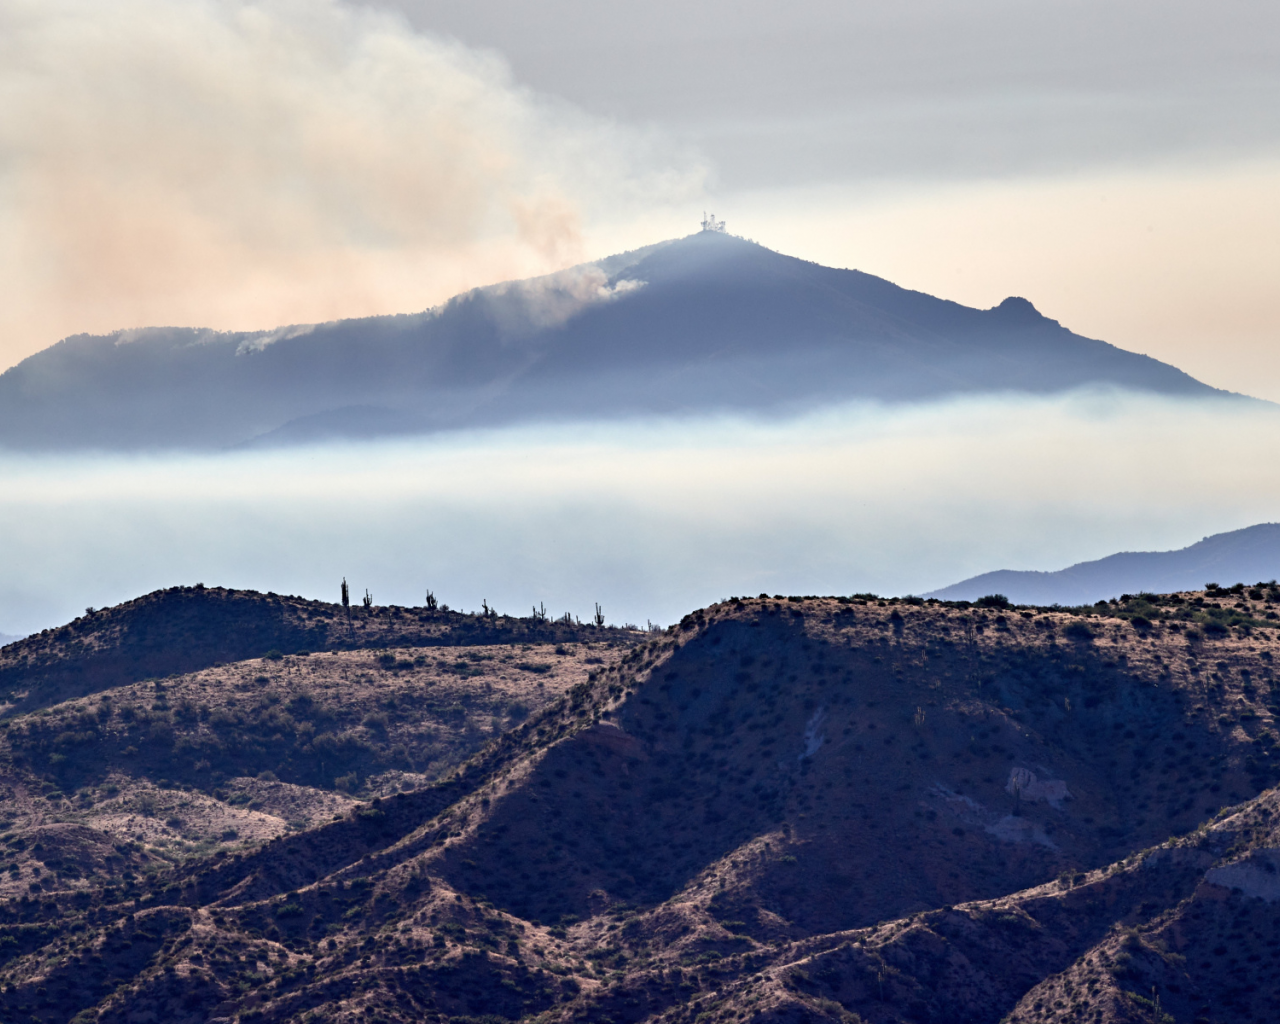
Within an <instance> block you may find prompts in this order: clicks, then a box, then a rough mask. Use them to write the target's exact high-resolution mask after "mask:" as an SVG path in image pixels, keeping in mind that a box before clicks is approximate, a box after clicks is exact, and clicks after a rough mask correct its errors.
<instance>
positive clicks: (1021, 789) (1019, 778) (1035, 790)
mask: <svg viewBox="0 0 1280 1024" xmlns="http://www.w3.org/2000/svg"><path fill="white" fill-rule="evenodd" d="M1004 788H1005V792H1007V793H1008V794H1009V795H1010V796H1014V797H1018V798H1019V799H1022V800H1030V801H1035V800H1043V801H1044V802H1045V803H1047V804H1048V805H1049V806H1050V807H1055V808H1060V807H1061V806H1062V801H1063V800H1069V799H1071V793H1070V792H1069V791H1068V790H1067V784H1066V783H1065V782H1063V781H1062V780H1061V779H1039V778H1037V777H1036V773H1035V772H1033V771H1032V770H1031V769H1030V768H1010V769H1009V781H1008V782H1007V783H1006V784H1005V787H1004Z"/></svg>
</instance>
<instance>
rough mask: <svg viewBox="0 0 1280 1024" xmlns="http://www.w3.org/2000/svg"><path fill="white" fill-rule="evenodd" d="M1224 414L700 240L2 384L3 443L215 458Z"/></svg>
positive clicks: (168, 335)
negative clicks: (896, 409) (449, 433)
mask: <svg viewBox="0 0 1280 1024" xmlns="http://www.w3.org/2000/svg"><path fill="white" fill-rule="evenodd" d="M1091 385H1096V386H1113V387H1121V388H1129V389H1136V390H1140V391H1146V392H1153V393H1158V394H1163V395H1183V396H1210V395H1219V394H1222V393H1221V392H1217V391H1215V390H1214V389H1212V388H1209V387H1208V386H1207V385H1204V384H1201V383H1199V382H1198V381H1196V380H1194V379H1193V378H1191V377H1189V376H1188V375H1187V374H1185V373H1182V372H1181V371H1179V370H1177V369H1175V368H1174V367H1171V366H1168V365H1166V364H1164V363H1160V362H1158V361H1156V360H1154V359H1151V358H1148V357H1146V356H1142V355H1137V354H1135V353H1132V352H1126V351H1124V350H1122V349H1118V348H1116V347H1114V346H1112V345H1108V344H1106V343H1105V342H1101V341H1095V340H1091V339H1088V338H1082V337H1080V336H1078V335H1075V334H1072V333H1071V332H1070V331H1068V330H1067V329H1066V328H1064V327H1062V326H1061V325H1059V324H1058V323H1057V322H1056V321H1053V320H1050V319H1047V318H1045V317H1043V316H1041V315H1040V314H1039V313H1038V312H1037V311H1036V310H1035V308H1034V307H1033V306H1032V305H1031V303H1029V302H1027V301H1026V300H1023V299H1016V298H1011V299H1007V300H1005V301H1004V302H1003V303H1001V304H1000V305H999V306H997V307H995V308H994V309H989V310H977V309H971V308H968V307H965V306H961V305H959V304H957V303H954V302H948V301H944V300H941V299H937V298H933V297H931V296H928V295H925V294H922V293H920V292H912V291H908V290H905V289H902V288H899V287H897V286H896V285H893V284H891V283H889V282H888V281H884V280H882V279H880V278H876V277H873V276H871V275H868V274H863V273H860V272H857V271H852V270H836V269H832V268H828V267H822V266H819V265H817V264H814V263H808V262H806V261H804V260H800V259H795V258H792V257H789V256H783V255H781V254H779V253H776V252H773V251H771V250H769V249H766V248H764V247H763V246H760V245H756V244H755V243H752V242H748V241H745V240H743V239H739V238H734V237H732V236H728V235H723V234H716V233H706V232H704V233H701V234H697V235H692V236H690V237H688V238H684V239H680V240H677V241H673V242H670V243H666V244H663V245H658V246H652V247H649V248H648V249H645V250H639V251H637V252H635V253H632V254H625V255H623V256H619V257H611V258H609V259H607V260H603V261H601V262H600V263H599V264H593V265H588V266H584V267H579V268H576V269H574V270H569V271H565V272H563V273H561V274H556V275H552V276H551V277H547V278H540V279H535V280H532V281H524V282H515V283H512V284H506V285H499V286H496V287H492V288H485V289H480V290H477V291H473V292H469V293H467V294H465V295H461V296H458V297H457V298H455V299H453V300H451V301H450V302H448V303H447V304H446V305H444V306H443V307H441V308H439V309H436V310H432V311H429V312H426V313H420V314H415V315H407V316H388V317H376V318H370V319H365V320H351V321H341V322H337V323H330V324H322V325H318V326H306V327H292V328H284V329H279V330H274V331H270V332H257V333H217V332H212V331H202V330H196V329H186V328H154V329H146V330H136V331H126V332H120V333H118V334H114V335H109V336H105V337H91V336H87V335H80V336H75V337H71V338H68V339H66V340H64V341H62V342H59V343H58V344H57V345H54V346H52V347H51V348H49V349H47V350H45V351H44V352H41V353H39V354H37V355H35V356H32V357H31V358H29V359H27V360H25V361H24V362H22V363H21V364H19V365H18V366H16V367H14V368H12V369H10V370H9V371H7V372H6V373H5V374H3V375H0V445H4V446H9V447H15V448H36V449H49V448H63V447H66V448H86V447H87V448H94V447H97V448H106V449H136V448H147V447H191V448H221V447H227V446H233V445H238V444H244V443H247V442H253V441H255V440H256V441H257V442H258V443H289V442H297V441H313V440H318V439H325V438H333V437H340V438H352V437H371V436H378V435H386V434H396V433H412V432H429V431H435V430H444V429H451V428H458V427H470V426H492V425H496V424H502V423H519V422H526V421H534V420H548V419H561V420H564V419H574V418H602V417H603V418H612V417H617V416H629V415H640V414H654V413H660V414H661V413H672V414H703V413H710V412H716V411H723V410H735V411H741V412H752V411H788V410H790V411H796V410H802V409H806V408H810V407H813V406H815V405H820V404H824V403H831V402H838V401H845V400H849V399H853V398H858V397H870V398H877V399H882V400H888V401H892V400H903V399H926V398H932V397H937V396H943V395H948V394H957V393H973V392H1008V391H1020V392H1030V393H1049V392H1060V391H1064V390H1068V389H1071V388H1076V387H1082V386H1091Z"/></svg>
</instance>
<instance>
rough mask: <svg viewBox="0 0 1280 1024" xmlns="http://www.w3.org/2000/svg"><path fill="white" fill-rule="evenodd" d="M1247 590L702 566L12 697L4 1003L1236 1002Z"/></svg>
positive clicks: (720, 1008) (125, 1007) (1004, 1009)
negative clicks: (669, 612)
mask: <svg viewBox="0 0 1280 1024" xmlns="http://www.w3.org/2000/svg"><path fill="white" fill-rule="evenodd" d="M1277 601H1280V591H1277V590H1275V589H1268V590H1266V591H1265V592H1263V593H1260V594H1259V596H1257V597H1254V596H1252V595H1250V594H1247V593H1246V594H1243V595H1242V596H1241V599H1240V601H1239V602H1238V604H1239V606H1240V607H1235V606H1234V604H1232V605H1231V606H1227V607H1224V606H1223V605H1222V604H1221V599H1220V597H1218V596H1215V595H1214V594H1208V593H1198V594H1187V595H1177V596H1170V597H1168V598H1155V599H1154V600H1148V599H1144V600H1143V601H1142V602H1140V603H1138V604H1135V608H1137V607H1138V605H1139V604H1140V610H1141V612H1142V615H1141V616H1138V615H1136V614H1132V612H1133V609H1125V610H1113V609H1110V608H1108V609H1106V610H1098V611H1096V612H1093V613H1089V614H1083V615H1075V614H1071V613H1068V612H1063V611H1049V612H1042V613H1035V612H1031V611H1023V612H1010V611H1007V610H999V609H989V610H988V609H971V608H962V607H958V606H955V605H948V604H947V603H945V602H937V601H934V602H925V601H922V600H920V599H904V600H901V601H879V600H866V599H850V598H837V599H831V598H827V599H819V598H798V597H797V598H780V597H779V598H766V597H762V598H759V599H737V598H734V599H731V600H730V601H727V602H725V603H722V604H719V605H715V606H713V607H710V608H707V609H703V610H700V611H698V612H695V613H693V614H691V615H689V616H687V617H686V618H685V619H684V620H683V621H682V622H681V623H680V624H679V625H677V626H675V627H672V628H671V629H670V630H667V631H665V632H664V633H662V634H661V635H652V636H648V637H645V638H644V639H643V641H642V642H640V643H638V644H635V645H633V646H630V647H626V646H620V645H610V644H607V643H601V644H596V643H593V642H592V641H591V640H590V639H589V638H588V639H583V640H581V641H577V642H571V643H561V644H558V645H555V646H554V647H553V646H552V645H551V644H549V643H548V644H542V645H538V644H522V643H509V642H501V641H500V642H497V643H490V644H481V645H478V646H474V647H462V646H455V647H450V648H447V649H446V648H442V647H439V646H436V647H425V648H396V649H390V648H387V649H383V648H376V647H375V648H373V649H366V650H361V649H352V650H341V651H334V652H332V653H328V654H324V655H316V654H313V655H309V656H305V657H304V656H299V655H294V656H288V657H284V658H281V659H278V660H276V659H265V660H264V659H258V658H252V659H248V660H246V661H243V662H237V663H233V664H225V665H220V666H216V667H210V668H207V669H202V670H200V671H198V672H193V673H188V674H180V675H175V676H172V677H170V678H167V679H163V680H147V681H145V682H137V683H129V684H127V685H122V686H117V687H112V688H110V689H108V690H102V691H99V692H96V693H93V694H91V695H86V696H79V697H75V698H73V699H71V700H68V701H64V702H60V703H55V704H46V705H43V706H41V707H39V708H36V709H34V710H25V709H23V708H20V707H16V706H14V707H10V708H9V709H8V711H6V712H5V713H4V715H3V717H0V726H2V728H0V786H3V787H4V788H5V790H6V792H7V794H8V795H9V799H8V801H7V803H6V805H5V829H6V831H5V833H4V834H3V837H2V841H3V844H4V845H3V849H4V850H5V851H6V852H5V854H4V862H5V863H4V868H3V870H0V961H2V963H0V1008H2V1009H3V1012H4V1016H5V1019H9V1018H13V1019H23V1020H35V1021H39V1022H53V1021H76V1022H86V1021H90V1020H93V1021H100V1022H105V1024H115V1022H117V1021H119V1022H121V1024H123V1022H125V1021H137V1020H143V1019H145V1020H151V1019H173V1020H175V1021H181V1022H187V1021H191V1022H196V1021H230V1020H240V1021H244V1022H246V1024H268V1022H271V1024H274V1022H280V1024H284V1022H299V1024H301V1022H304V1021H307V1022H311V1021H319V1020H324V1021H351V1022H355V1021H357V1020H363V1021H378V1022H382V1024H391V1022H399V1021H405V1022H407V1021H421V1020H424V1019H427V1020H431V1021H435V1022H442V1024H443V1022H450V1024H478V1022H484V1024H505V1022H507V1021H511V1022H515V1021H529V1022H530V1024H532V1022H534V1021H537V1022H539V1024H547V1022H552V1021H556V1022H565V1024H569V1022H583V1024H587V1022H591V1024H605V1022H612V1024H624V1022H625V1024H640V1022H653V1024H692V1022H694V1021H702V1022H704V1024H705V1022H715V1024H730V1022H737V1021H749V1022H752V1024H756V1022H759V1024H766V1022H767V1024H796V1022H804V1021H808V1022H813V1024H827V1022H830V1024H858V1022H869V1024H870V1022H874V1024H890V1022H893V1024H899V1022H900V1024H922V1022H931V1021H947V1022H952V1021H955V1022H974V1024H985V1022H990V1024H995V1022H997V1021H1013V1022H1017V1024H1031V1022H1033V1021H1035V1022H1039V1021H1060V1022H1066V1021H1073V1022H1074V1021H1092V1020H1099V1021H1105V1022H1121V1021H1124V1022H1137V1021H1148V1020H1155V1021H1165V1020H1170V1019H1171V1020H1174V1021H1179V1022H1180V1021H1187V1022H1191V1021H1206V1022H1213V1024H1236V1022H1240V1024H1244V1022H1247V1021H1253V1020H1266V1019H1269V1017H1270V1015H1271V1014H1272V1009H1271V1008H1272V1007H1274V1005H1276V1001H1277V999H1280V972H1278V971H1277V970H1276V969H1275V965H1276V962H1277V960H1280V954H1277V950H1278V949H1280V944H1277V942H1276V938H1277V936H1278V935H1280V884H1278V883H1277V882H1276V878H1277V867H1278V864H1277V858H1276V855H1275V850H1276V849H1277V848H1278V847H1280V799H1278V798H1277V792H1276V791H1275V790H1273V789H1270V788H1269V787H1270V786H1271V785H1272V784H1273V783H1275V782H1276V781H1277V779H1280V764H1277V762H1280V755H1278V753H1277V750H1276V742H1277V740H1276V735H1275V719H1276V716H1277V715H1280V688H1278V687H1277V681H1276V677H1275V667H1274V651H1275V648H1276V647H1277V645H1278V644H1277V629H1276V628H1275V626H1274V625H1273V624H1272V620H1267V619H1266V618H1265V614H1266V612H1267V611H1269V610H1270V609H1271V608H1272V607H1274V605H1275V604H1276V602H1277ZM260 607H261V608H262V609H263V612H264V617H269V616H270V612H269V611H268V610H267V606H266V605H265V604H263V605H261V606H260ZM108 611H109V612H111V611H114V610H108ZM409 611H414V610H406V614H407V613H408V612H409ZM1126 616H1127V617H1126ZM530 625H533V624H532V623H530ZM1213 626H1216V627H1217V628H1210V627H1213ZM183 631H184V630H183V629H182V628H175V629H174V630H173V631H172V632H171V633H170V634H169V635H172V636H181V634H182V633H183ZM55 646H56V647H57V648H59V650H60V651H62V654H61V657H60V658H59V659H58V660H60V661H72V660H74V658H75V656H76V655H75V649H76V640H75V638H74V637H68V636H60V637H58V638H57V639H56V641H55ZM52 656H53V652H51V654H50V657H52ZM539 666H541V669H540V668H539ZM540 683H541V686H540V685H539V684H540ZM33 685H34V684H33ZM513 703H519V704H520V705H521V707H520V708H519V709H515V708H513V707H512V704H513ZM333 758H346V760H342V761H341V762H340V763H333V762H332V761H331V760H330V759H333ZM339 771H341V772H342V774H335V773H337V772H339ZM1166 1014H1168V1016H1166Z"/></svg>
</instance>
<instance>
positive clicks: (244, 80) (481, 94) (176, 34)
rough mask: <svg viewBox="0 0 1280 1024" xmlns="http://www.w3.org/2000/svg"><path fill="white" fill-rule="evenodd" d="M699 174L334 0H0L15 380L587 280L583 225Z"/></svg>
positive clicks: (685, 162) (1, 135)
mask: <svg viewBox="0 0 1280 1024" xmlns="http://www.w3.org/2000/svg"><path fill="white" fill-rule="evenodd" d="M701 174H702V172H701V169H700V166H699V164H698V163H697V162H696V160H694V159H692V158H688V157H686V156H685V155H682V154H679V153H675V152H674V151H673V150H671V149H670V148H668V147H666V146H665V144H664V143H663V142H662V141H661V140H660V139H656V138H654V137H651V136H648V135H645V134H644V133H641V132H639V131H633V130H630V129H626V128H622V127H619V126H617V125H613V124H610V123H607V122H604V121H601V120H597V119H592V118H589V117H587V116H586V115H584V114H581V113H579V112H577V111H575V110H573V109H570V108H569V107H567V105H565V104H562V103H554V102H551V101H548V100H544V99H540V98H539V97H537V96H535V95H533V94H531V93H530V92H529V91H527V90H525V89H522V88H521V87H519V86H518V85H517V84H516V83H514V82H513V81H512V79H511V76H510V74H509V72H508V70H507V68H506V66H505V65H504V63H503V62H502V60H501V59H500V58H499V57H498V56H496V55H494V54H487V53H479V52H476V51H473V50H469V49H467V48H466V47H464V46H462V45H461V44H459V43H456V42H452V41H449V40H445V39H436V38H431V37H429V36H426V35H423V34H421V33H418V32H415V31H414V30H413V29H411V28H410V27H409V25H408V24H407V23H406V22H404V21H402V20H400V19H398V18H397V17H395V16H392V15H390V14H387V13H385V12H376V11H370V10H368V9H361V8H356V7H352V6H348V5H345V4H343V3H340V2H338V0H306V2H301V0H258V2H250V0H116V2H112V3H109V4H103V3H99V2H94V0H0V275H2V276H0V279H2V280H3V281H4V291H5V294H6V296H7V298H6V302H5V303H4V305H3V308H0V367H3V366H6V365H9V364H11V363H13V362H16V361H17V360H18V359H19V358H21V357H23V356H25V355H27V354H29V353H31V352H33V351H36V350H38V349H40V348H43V347H45V346H46V345H48V344H51V343H52V342H53V341H55V340H57V338H58V337H61V336H63V335H65V334H68V333H73V332H77V331H86V330H87V331H95V332H99V331H101V332H105V331H109V330H115V329H119V328H129V327H140V326H145V325H148V324H183V325H191V326H196V325H199V326H209V327H214V328H218V329H252V328H257V329H261V328H269V327H272V326H274V325H277V324H287V323H307V322H314V321H319V320H326V319H332V318H336V317H340V316H356V315H367V314H371V313H378V312H404V311H410V310H414V309H421V308H425V307H427V306H430V305H432V304H433V303H436V302H439V301H441V300H443V299H445V298H447V297H448V296H449V295H451V294H454V293H456V292H458V291H462V290H464V289H465V288H468V287H473V286H475V285H479V284H486V283H491V282H493V281H498V280H503V279H506V278H510V277H515V276H524V275H528V274H534V273H540V272H541V273H545V272H548V271H553V270H557V269H560V268H563V267H566V266H569V265H571V264H574V263H578V262H580V261H581V260H582V259H583V258H584V256H585V255H586V254H585V253H584V252H583V251H582V243H581V237H582V235H581V233H582V228H583V224H584V223H585V222H588V221H589V220H590V219H591V218H593V217H598V216H599V215H600V214H601V212H602V211H604V210H608V211H610V215H616V214H617V212H618V211H619V210H622V211H627V210H631V211H635V210H638V209H641V208H642V206H645V205H649V204H652V205H654V206H660V205H661V204H663V203H664V202H668V201H673V200H679V199H681V198H684V197H687V196H692V195H695V194H696V193H697V190H698V189H699V188H700V187H701V186H700V182H701Z"/></svg>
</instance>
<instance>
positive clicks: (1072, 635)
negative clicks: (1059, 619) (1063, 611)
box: [1062, 622, 1093, 641]
mask: <svg viewBox="0 0 1280 1024" xmlns="http://www.w3.org/2000/svg"><path fill="white" fill-rule="evenodd" d="M1062 632H1063V634H1064V635H1065V636H1066V637H1068V638H1069V639H1071V640H1081V641H1087V640H1092V639H1093V630H1091V629H1090V628H1089V627H1088V626H1086V625H1085V624H1084V623H1083V622H1072V623H1070V624H1068V625H1067V627H1066V628H1065V629H1064V630H1063V631H1062Z"/></svg>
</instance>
